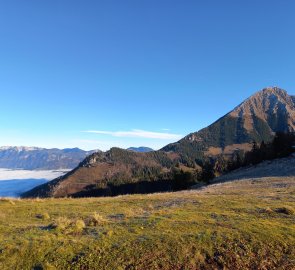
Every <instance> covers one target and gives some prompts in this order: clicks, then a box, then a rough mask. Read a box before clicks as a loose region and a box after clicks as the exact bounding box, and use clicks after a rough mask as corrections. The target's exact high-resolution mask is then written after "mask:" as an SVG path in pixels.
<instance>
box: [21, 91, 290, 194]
mask: <svg viewBox="0 0 295 270" xmlns="http://www.w3.org/2000/svg"><path fill="white" fill-rule="evenodd" d="M294 99H295V98H294V97H292V96H289V95H288V94H287V92H286V91H285V90H282V89H280V88H277V87H270V88H265V89H263V90H262V91H260V92H258V93H256V94H254V95H253V96H251V97H250V98H248V99H247V100H245V101H244V102H243V103H241V104H240V105H239V106H237V107H236V108H234V109H233V110H232V111H231V112H229V113H228V114H226V115H225V116H223V117H222V118H220V119H218V120H217V121H216V122H214V123H213V124H212V125H210V126H208V127H206V128H204V129H202V130H200V131H198V132H195V133H191V134H189V135H188V136H186V137H185V138H183V139H182V140H180V141H178V142H176V143H173V144H169V145H167V146H165V147H164V148H163V149H161V150H160V151H153V152H148V153H138V152H134V151H129V150H123V149H119V148H112V149H111V150H109V151H107V152H106V153H102V152H101V153H94V154H92V155H90V156H88V157H87V158H86V159H85V160H84V161H83V162H81V163H80V165H79V166H78V167H77V168H76V169H74V170H73V171H71V172H69V173H68V174H66V175H65V176H63V177H61V178H58V179H55V180H53V181H51V182H49V183H46V184H44V185H42V186H40V187H37V188H35V189H33V190H31V191H29V192H27V193H26V194H24V196H25V197H36V196H39V197H47V196H54V197H64V196H106V195H118V194H125V193H135V192H136V193H138V192H139V193H140V192H147V191H150V192H155V191H161V190H163V189H161V188H162V187H163V185H162V184H163V181H164V182H165V185H166V187H165V188H167V183H168V181H166V180H167V179H170V180H171V172H173V170H174V169H175V168H176V167H177V168H179V169H181V170H184V171H196V170H198V169H199V168H200V167H199V166H198V165H202V164H203V163H204V161H205V160H206V159H208V157H211V158H212V159H213V160H214V158H216V157H217V156H219V155H223V156H226V155H232V154H233V153H234V152H236V151H248V150H250V148H251V146H252V142H253V141H256V142H258V143H260V142H262V141H265V142H269V141H271V140H272V138H273V137H274V134H275V132H279V131H281V132H294V131H295V105H294ZM161 185H162V186H161ZM149 188H150V189H149ZM166 190H167V189H166Z"/></svg>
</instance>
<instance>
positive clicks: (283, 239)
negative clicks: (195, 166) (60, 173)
mask: <svg viewBox="0 0 295 270" xmlns="http://www.w3.org/2000/svg"><path fill="white" fill-rule="evenodd" d="M294 209H295V179H294V178H288V177H286V178H267V179H266V178H264V179H256V180H253V179H252V180H243V181H237V182H229V183H224V184H217V185H212V186H209V187H207V188H204V189H202V190H194V191H184V192H177V193H162V194H153V195H127V196H119V197H114V198H83V199H72V198H66V199H34V200H30V199H26V200H13V199H1V200H0V269H3V270H4V269H21V270H23V269H35V270H38V269H112V270H113V269H295V213H294Z"/></svg>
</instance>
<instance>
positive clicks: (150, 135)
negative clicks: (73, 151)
mask: <svg viewBox="0 0 295 270" xmlns="http://www.w3.org/2000/svg"><path fill="white" fill-rule="evenodd" d="M83 132H86V133H93V134H102V135H109V136H112V137H121V138H145V139H158V140H178V139H180V138H182V135H181V134H173V133H168V132H153V131H146V130H140V129H133V130H130V131H105V130H86V131H83Z"/></svg>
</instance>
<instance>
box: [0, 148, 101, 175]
mask: <svg viewBox="0 0 295 270" xmlns="http://www.w3.org/2000/svg"><path fill="white" fill-rule="evenodd" d="M97 151H98V150H93V151H84V150H81V149H79V148H71V149H55V148H54V149H45V148H38V147H24V146H22V147H16V146H5V147H0V168H9V169H25V170H58V169H73V168H75V167H76V166H78V165H79V163H80V162H81V161H82V160H84V159H85V158H86V157H87V156H88V155H90V154H92V153H94V152H97Z"/></svg>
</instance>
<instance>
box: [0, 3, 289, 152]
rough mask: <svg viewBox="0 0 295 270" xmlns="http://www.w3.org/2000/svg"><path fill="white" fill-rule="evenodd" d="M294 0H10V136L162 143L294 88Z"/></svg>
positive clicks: (6, 129)
mask: <svg viewBox="0 0 295 270" xmlns="http://www.w3.org/2000/svg"><path fill="white" fill-rule="evenodd" d="M294 12H295V1H294V0H282V1H278V0H259V1H258V0H247V1H244V0H222V1H220V0H206V1H205V0H202V1H201V0H191V1H190V0H184V1H180V0H178V1H175V0H140V1H139V0H133V1H131V0H124V1H122V0H117V1H113V0H106V1H100V0H85V1H81V0H42V1H40V0H26V1H23V0H18V1H16V0H9V1H1V3H0V98H1V103H0V104H1V105H0V145H26V146H41V147H59V148H63V147H75V146H77V147H80V148H83V149H97V148H99V149H102V150H106V149H109V148H110V147H111V146H119V147H123V148H125V147H128V146H140V145H144V146H150V147H153V148H155V149H158V148H160V147H162V146H164V145H166V144H167V143H169V142H173V141H176V140H178V139H179V138H181V137H182V136H184V135H186V134H188V133H190V132H193V131H197V130H199V129H200V128H202V127H205V126H207V125H208V124H210V123H211V122H213V121H214V120H216V119H217V118H219V117H221V116H222V115H224V114H225V113H227V112H228V111H230V110H231V109H233V107H235V106H236V105H238V104H239V103H240V102H242V101H243V100H244V99H245V98H247V97H248V96H250V95H251V94H253V93H254V92H256V91H258V90H260V89H262V88H264V87H267V86H280V87H282V88H284V89H286V90H287V91H288V92H289V93H290V94H295V73H294V71H295V16H294Z"/></svg>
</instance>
